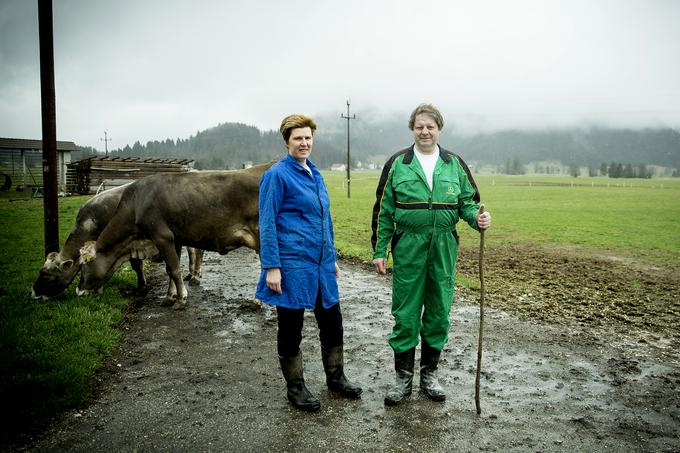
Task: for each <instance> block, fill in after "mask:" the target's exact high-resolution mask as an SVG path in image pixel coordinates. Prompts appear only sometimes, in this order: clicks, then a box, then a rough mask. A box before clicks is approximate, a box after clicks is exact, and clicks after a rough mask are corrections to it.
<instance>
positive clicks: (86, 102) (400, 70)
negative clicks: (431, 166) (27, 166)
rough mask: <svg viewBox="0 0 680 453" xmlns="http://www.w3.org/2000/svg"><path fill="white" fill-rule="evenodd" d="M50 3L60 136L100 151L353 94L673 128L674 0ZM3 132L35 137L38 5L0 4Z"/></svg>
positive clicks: (484, 119) (485, 116) (522, 117)
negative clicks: (108, 141)
mask: <svg viewBox="0 0 680 453" xmlns="http://www.w3.org/2000/svg"><path fill="white" fill-rule="evenodd" d="M53 3H54V47H55V74H56V75H55V76H56V93H57V137H58V139H59V140H70V141H75V142H76V143H77V144H79V145H85V146H93V147H96V148H98V149H100V150H103V149H104V144H103V142H102V141H101V138H103V137H104V131H105V130H106V131H108V135H109V137H110V138H111V139H112V140H111V142H110V143H109V148H110V149H112V148H118V147H123V146H125V145H126V144H132V143H134V142H135V141H136V140H139V141H140V142H141V143H146V142H147V141H148V140H163V139H165V138H168V137H169V138H173V139H174V138H178V137H181V138H187V137H189V136H190V135H193V134H195V133H196V132H197V131H198V130H203V129H207V128H209V127H212V126H215V125H217V124H219V123H224V122H242V123H246V124H252V125H255V126H257V127H259V128H260V129H263V130H264V129H278V125H279V122H280V120H281V119H282V118H283V117H284V116H285V115H287V114H290V113H306V114H310V115H321V114H330V115H337V116H339V115H340V113H341V112H343V111H344V109H345V102H346V99H347V98H348V97H349V98H350V99H351V103H352V109H353V111H356V113H357V115H358V117H359V120H361V121H368V120H370V119H373V118H376V117H377V116H378V115H380V114H387V113H398V114H401V115H407V114H408V113H409V112H410V111H411V110H412V109H413V107H415V105H417V104H418V103H420V102H432V103H434V104H435V105H437V106H439V107H440V109H441V110H442V112H443V113H444V116H445V119H446V121H447V125H450V127H455V128H456V129H458V130H461V131H463V130H466V131H478V130H486V131H491V130H495V129H498V128H507V127H521V128H536V127H553V126H572V125H579V126H581V125H590V124H598V125H609V126H617V127H650V126H651V127H659V126H669V127H674V128H680V1H676V0H553V1H550V0H544V1H540V0H535V1H534V0H515V1H507V0H497V1H483V0H480V1H470V0H465V1H454V0H410V1H405V0H375V1H371V0H335V1H326V0H316V1H296V0H287V1H278V0H252V1H238V2H237V1H229V0H219V1H218V0H216V1H203V0H202V1H194V0H184V1H182V0H157V1H152V0H116V1H104V0H56V1H54V2H53ZM339 121H341V120H339ZM447 127H449V126H447ZM0 136H2V137H17V138H40V137H41V117H40V73H39V51H38V20H37V0H33V1H32V0H0Z"/></svg>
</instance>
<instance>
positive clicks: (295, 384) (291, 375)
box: [279, 352, 321, 412]
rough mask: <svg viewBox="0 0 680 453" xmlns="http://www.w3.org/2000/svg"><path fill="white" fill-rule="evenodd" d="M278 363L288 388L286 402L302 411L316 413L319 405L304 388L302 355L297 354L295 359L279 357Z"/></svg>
mask: <svg viewBox="0 0 680 453" xmlns="http://www.w3.org/2000/svg"><path fill="white" fill-rule="evenodd" d="M279 363H281V371H282V372H283V377H284V379H285V380H286V387H287V388H288V401H290V403H291V404H292V405H293V406H295V407H297V408H298V409H301V410H303V411H311V412H313V411H318V410H319V408H321V403H320V402H319V400H318V399H316V398H315V397H314V395H312V394H311V393H310V392H309V390H307V387H305V378H304V376H303V367H302V353H301V352H298V354H297V355H296V356H295V357H281V356H279Z"/></svg>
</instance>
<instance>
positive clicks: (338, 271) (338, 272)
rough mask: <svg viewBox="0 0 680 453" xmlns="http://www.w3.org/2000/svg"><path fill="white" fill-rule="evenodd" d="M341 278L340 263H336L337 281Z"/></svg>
mask: <svg viewBox="0 0 680 453" xmlns="http://www.w3.org/2000/svg"><path fill="white" fill-rule="evenodd" d="M339 278H340V266H338V262H337V261H336V262H335V279H336V280H337V279H339Z"/></svg>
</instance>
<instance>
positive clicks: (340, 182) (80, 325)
mask: <svg viewBox="0 0 680 453" xmlns="http://www.w3.org/2000/svg"><path fill="white" fill-rule="evenodd" d="M324 176H325V178H326V182H327V185H328V189H329V192H330V195H331V200H332V214H333V219H334V224H335V236H336V247H337V248H338V249H339V250H340V252H341V253H342V254H343V255H345V256H353V257H357V258H360V259H363V260H366V261H370V259H371V244H370V236H371V226H370V222H371V211H372V208H373V204H374V202H375V188H376V184H377V181H378V177H379V172H377V171H374V172H355V173H354V174H353V175H352V186H351V189H352V192H351V195H352V196H351V198H350V199H348V198H347V188H346V185H345V183H344V179H345V174H344V173H331V172H326V173H324ZM476 180H477V183H478V185H479V188H480V192H481V194H482V198H483V200H484V202H485V203H486V205H487V208H488V210H489V211H491V212H492V214H493V222H494V226H493V227H492V229H491V230H490V231H489V233H488V234H487V244H490V245H492V244H495V245H503V244H512V243H526V242H537V243H541V244H547V245H551V244H554V245H558V246H576V248H577V249H578V248H582V249H583V250H587V251H588V252H589V253H590V252H593V251H595V252H598V251H602V252H603V253H604V252H606V253H616V254H618V255H623V256H628V257H635V258H638V259H643V260H646V261H649V262H651V263H659V264H673V265H674V266H677V263H678V262H680V180H658V179H656V180H610V179H607V178H568V177H542V178H541V177H529V176H523V177H510V176H479V177H476ZM11 197H12V194H3V195H2V196H1V197H0V248H1V249H2V251H3V254H2V256H1V257H0V271H2V275H3V277H4V278H3V284H2V287H1V289H0V305H1V307H0V400H2V401H3V406H4V407H3V414H12V418H13V420H12V421H13V422H14V423H21V422H22V420H28V419H32V418H33V417H34V416H41V415H49V414H50V413H53V412H54V411H55V410H59V409H63V408H67V407H73V406H76V405H78V404H82V403H83V402H85V401H87V399H88V397H89V395H90V391H91V388H92V383H93V376H94V373H95V371H96V369H97V367H98V366H99V365H100V364H101V362H102V360H103V359H104V357H105V356H106V355H108V354H110V353H111V351H112V350H113V348H114V346H115V345H116V343H117V341H118V338H119V330H118V328H117V324H118V323H119V322H120V320H121V319H122V316H123V315H122V311H123V310H124V307H125V306H126V304H127V300H126V299H125V298H124V297H123V296H121V295H120V289H121V288H126V287H132V286H134V284H135V281H136V280H135V277H134V275H133V273H132V271H131V270H130V269H129V267H128V266H127V265H126V266H124V267H123V268H122V269H121V270H120V271H119V272H118V273H117V274H116V275H115V276H114V278H113V279H112V280H111V281H110V282H109V283H108V284H107V286H106V290H105V292H104V294H103V295H102V296H101V297H87V298H76V297H75V294H74V289H73V286H75V285H72V287H71V288H70V289H69V290H68V291H67V292H66V293H65V294H64V295H62V296H60V297H58V298H56V299H55V300H53V301H34V300H32V299H30V297H29V295H28V292H29V289H30V287H31V285H32V284H33V282H34V280H35V278H36V277H37V275H38V270H39V269H40V267H41V265H42V263H43V261H44V253H43V229H42V200H40V199H30V198H22V199H18V200H16V201H10V200H11ZM85 200H86V198H85V197H73V198H62V199H60V200H59V206H60V208H59V212H60V223H59V225H60V237H61V244H63V242H64V240H65V239H66V236H67V235H68V232H69V230H70V228H71V227H72V225H73V221H74V219H75V215H76V212H77V210H78V208H79V206H80V205H82V203H84V201H85ZM459 232H460V234H461V239H462V241H463V247H476V246H477V236H478V235H477V233H476V232H474V231H473V230H471V229H470V228H467V227H466V226H463V225H461V226H460V227H459ZM466 277H467V276H465V275H461V276H459V280H458V282H459V283H461V284H464V285H467V283H466V281H467V280H468V279H467V278H466ZM473 280H474V278H469V281H470V282H472V281H473ZM470 284H472V283H470ZM7 426H9V425H5V427H7Z"/></svg>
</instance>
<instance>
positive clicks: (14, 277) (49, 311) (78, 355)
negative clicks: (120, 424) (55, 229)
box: [0, 194, 136, 433]
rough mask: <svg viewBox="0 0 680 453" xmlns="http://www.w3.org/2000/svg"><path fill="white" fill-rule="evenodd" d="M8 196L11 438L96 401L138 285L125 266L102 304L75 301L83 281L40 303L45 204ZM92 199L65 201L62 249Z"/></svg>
mask: <svg viewBox="0 0 680 453" xmlns="http://www.w3.org/2000/svg"><path fill="white" fill-rule="evenodd" d="M12 196H13V194H3V196H2V197H0V248H1V249H2V250H3V254H2V256H1V257H0V271H1V272H2V275H3V276H4V277H3V278H4V280H3V285H2V289H1V290H0V399H1V400H2V401H3V409H2V413H3V418H7V420H3V423H4V424H5V425H4V426H5V428H8V429H7V431H6V432H7V433H10V432H11V431H12V430H11V429H9V428H10V427H11V426H17V427H22V424H24V423H33V422H35V421H36V418H37V419H41V418H44V417H46V416H49V415H52V414H54V413H55V412H57V411H59V410H62V409H66V408H70V407H75V406H78V405H80V404H82V403H83V402H85V401H87V399H88V398H89V397H90V394H91V390H92V385H93V377H94V373H95V371H96V369H97V368H98V367H99V366H100V365H101V363H102V360H103V359H104V358H105V357H106V356H107V355H109V354H110V353H111V351H112V350H113V348H114V346H115V345H116V344H117V342H118V340H119V336H120V333H119V330H118V329H117V328H116V326H117V324H118V323H119V322H120V321H121V320H122V317H123V314H122V313H123V309H124V308H125V306H126V305H127V300H126V299H125V298H124V297H122V296H121V295H120V291H119V290H120V289H121V288H122V287H129V286H132V285H134V284H135V282H136V280H135V276H134V273H133V272H132V270H131V269H129V266H124V267H122V268H121V270H119V272H117V273H116V275H115V276H114V277H113V278H112V279H111V281H110V282H109V283H108V284H107V286H106V288H105V291H104V294H102V295H101V296H98V297H85V298H78V297H76V296H75V290H74V288H75V285H76V282H75V281H74V283H73V284H72V285H71V287H70V288H69V289H68V290H67V291H66V292H65V293H64V294H62V295H61V296H59V297H57V298H55V299H54V300H50V301H41V300H33V299H31V297H30V294H29V292H30V288H31V286H32V285H33V282H34V281H35V279H36V278H37V276H38V271H39V269H40V267H41V266H42V264H43V262H44V259H45V258H44V246H43V238H44V233H43V203H42V200H41V199H31V198H26V197H21V198H16V197H15V198H12ZM86 200H87V197H73V198H63V199H60V200H59V217H60V218H59V230H60V240H61V242H60V244H63V243H64V240H65V239H66V237H67V236H68V233H69V232H70V230H71V228H72V226H73V223H74V220H75V216H76V213H77V211H78V209H79V207H80V206H81V205H82V204H83V203H84V202H85V201H86Z"/></svg>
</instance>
